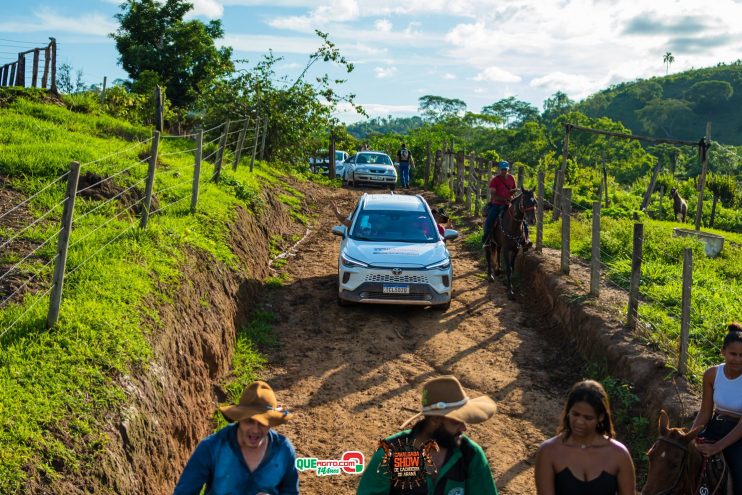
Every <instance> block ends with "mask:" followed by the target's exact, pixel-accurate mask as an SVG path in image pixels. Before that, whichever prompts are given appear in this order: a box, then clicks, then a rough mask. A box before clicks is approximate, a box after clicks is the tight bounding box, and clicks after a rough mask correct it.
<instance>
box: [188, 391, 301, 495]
mask: <svg viewBox="0 0 742 495" xmlns="http://www.w3.org/2000/svg"><path fill="white" fill-rule="evenodd" d="M219 410H220V411H221V413H222V414H223V415H224V417H225V418H227V420H229V421H233V423H232V424H230V425H228V426H226V427H224V428H222V429H221V430H219V431H218V432H216V433H214V434H213V435H210V436H209V437H207V438H205V439H204V440H202V441H201V442H200V443H199V444H198V446H197V447H196V450H195V451H194V452H193V454H192V455H191V458H190V459H189V460H188V464H186V467H185V469H184V470H183V474H181V476H180V480H179V481H178V485H177V486H176V487H175V493H174V495H198V494H200V493H201V489H202V488H203V487H204V485H205V486H206V492H205V493H206V495H227V494H235V493H239V494H241V495H296V494H298V493H299V474H298V472H297V470H296V466H295V460H296V452H295V451H294V446H293V445H292V444H291V442H290V441H289V440H288V439H287V438H286V437H284V436H283V435H279V434H278V433H276V432H275V431H273V430H272V427H274V426H278V425H281V424H284V423H285V422H286V421H287V420H289V419H291V415H290V414H289V412H288V410H287V409H285V408H283V407H281V406H279V405H278V402H276V396H275V394H274V393H273V389H271V387H270V385H268V384H267V383H265V382H261V381H257V382H253V383H251V384H250V385H249V386H248V387H247V388H246V389H245V391H244V392H242V397H240V402H239V404H237V405H236V406H225V407H220V408H219Z"/></svg>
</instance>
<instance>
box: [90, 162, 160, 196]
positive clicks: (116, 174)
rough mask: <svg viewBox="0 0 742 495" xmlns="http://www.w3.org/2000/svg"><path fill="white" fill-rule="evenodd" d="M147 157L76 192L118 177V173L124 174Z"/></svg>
mask: <svg viewBox="0 0 742 495" xmlns="http://www.w3.org/2000/svg"><path fill="white" fill-rule="evenodd" d="M149 158H150V157H147V158H144V159H142V160H139V161H138V162H137V163H135V164H134V165H132V166H131V167H128V168H125V169H123V170H120V171H118V172H116V173H115V174H113V175H111V176H109V177H106V178H104V179H101V180H99V181H98V182H95V183H93V184H90V185H89V186H88V187H85V188H83V189H80V190H78V191H77V194H78V195H79V194H80V193H81V192H85V191H87V190H88V189H92V188H94V187H95V186H97V185H98V184H102V183H104V182H106V181H109V180H111V179H113V178H115V177H118V176H119V175H121V174H125V173H126V172H128V171H129V170H131V169H133V168H134V167H136V166H138V165H141V164H142V163H144V162H146V161H147V160H149Z"/></svg>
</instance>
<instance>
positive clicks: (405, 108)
mask: <svg viewBox="0 0 742 495" xmlns="http://www.w3.org/2000/svg"><path fill="white" fill-rule="evenodd" d="M359 105H360V106H362V107H363V109H364V110H365V111H366V113H367V114H368V115H369V117H371V118H373V117H386V116H387V115H392V116H397V117H409V116H411V115H415V114H417V106H416V105H390V104H385V103H359ZM335 115H336V116H337V117H338V118H339V119H340V120H342V121H344V122H346V123H351V122H358V121H360V120H364V119H365V117H363V116H362V115H358V114H357V113H356V112H355V110H353V107H352V106H351V105H350V103H347V102H341V103H340V104H338V107H337V111H336V112H335Z"/></svg>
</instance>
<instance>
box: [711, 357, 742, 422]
mask: <svg viewBox="0 0 742 495" xmlns="http://www.w3.org/2000/svg"><path fill="white" fill-rule="evenodd" d="M714 406H715V407H716V409H717V410H718V411H719V412H721V413H729V414H734V415H735V416H742V375H740V376H738V377H737V378H735V379H734V380H730V379H729V378H727V377H726V375H725V374H724V365H723V364H720V365H719V366H717V367H716V379H715V380H714Z"/></svg>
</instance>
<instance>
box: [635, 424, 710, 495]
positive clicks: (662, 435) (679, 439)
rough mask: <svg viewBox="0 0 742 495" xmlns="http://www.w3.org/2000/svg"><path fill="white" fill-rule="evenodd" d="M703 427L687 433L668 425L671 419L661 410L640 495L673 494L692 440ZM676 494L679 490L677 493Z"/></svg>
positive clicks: (688, 454)
mask: <svg viewBox="0 0 742 495" xmlns="http://www.w3.org/2000/svg"><path fill="white" fill-rule="evenodd" d="M701 428H702V427H700V426H699V427H696V428H694V429H693V430H691V431H689V432H686V431H685V430H683V429H681V428H670V418H669V417H668V416H667V413H666V412H665V411H661V412H660V419H659V424H658V432H659V436H658V437H657V441H656V442H654V445H652V448H651V449H649V452H647V456H648V457H649V471H648V472H647V482H646V483H645V484H644V488H642V495H660V494H671V493H676V490H679V489H680V488H681V487H680V486H679V485H680V484H681V482H682V479H683V474H687V473H686V471H687V470H688V469H689V467H690V466H689V463H688V461H689V458H690V456H691V455H692V453H693V452H695V448H694V446H693V440H694V439H695V438H696V436H697V435H698V433H699V432H700V431H701ZM677 493H679V492H677Z"/></svg>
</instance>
